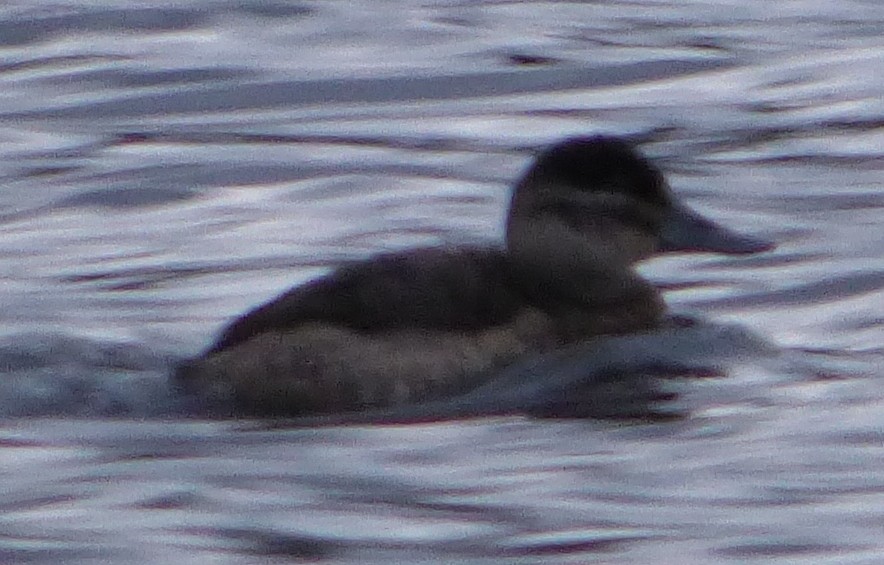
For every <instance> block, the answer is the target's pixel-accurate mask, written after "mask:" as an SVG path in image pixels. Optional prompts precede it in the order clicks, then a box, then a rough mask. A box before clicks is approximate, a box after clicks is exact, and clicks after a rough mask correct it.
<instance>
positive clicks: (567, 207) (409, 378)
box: [175, 136, 771, 416]
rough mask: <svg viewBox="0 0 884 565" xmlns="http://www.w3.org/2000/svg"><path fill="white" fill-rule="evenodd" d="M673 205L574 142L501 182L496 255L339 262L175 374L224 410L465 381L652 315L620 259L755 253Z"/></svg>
mask: <svg viewBox="0 0 884 565" xmlns="http://www.w3.org/2000/svg"><path fill="white" fill-rule="evenodd" d="M770 247H771V245H770V244H769V243H767V242H764V241H761V240H758V239H755V238H752V237H748V236H744V235H739V234H736V233H733V232H731V231H729V230H726V229H725V228H722V227H720V226H717V225H715V224H714V223H712V222H710V221H708V220H705V219H704V218H702V217H701V216H699V215H697V214H696V213H694V212H693V211H691V210H690V209H688V208H687V207H685V206H683V205H682V204H680V203H679V202H677V201H676V200H675V198H674V196H673V194H672V192H671V191H670V189H669V186H668V184H667V182H666V180H665V179H664V177H663V175H662V173H661V172H660V171H659V170H658V169H657V168H656V167H655V166H654V165H652V164H651V163H650V162H649V161H648V160H647V159H645V158H644V157H643V156H641V155H640V154H639V153H637V152H636V151H635V150H634V149H633V148H632V147H631V146H630V145H629V144H628V143H626V142H625V141H623V140H620V139H617V138H613V137H604V136H597V137H579V138H573V139H567V140H565V141H562V142H560V143H556V144H554V145H553V146H551V147H549V148H548V149H547V150H546V151H544V152H543V153H542V154H541V155H540V156H539V157H537V159H536V160H535V161H534V162H533V164H532V165H530V167H529V168H528V169H527V171H526V172H525V173H524V175H523V176H522V177H521V180H519V182H518V183H517V184H516V186H515V189H514V191H513V196H512V201H511V204H510V209H509V215H508V219H507V224H506V246H505V248H487V247H461V248H422V249H411V250H406V251H400V252H394V253H385V254H381V255H377V256H374V257H371V258H369V259H366V260H363V261H357V262H354V263H350V264H346V265H344V266H341V267H340V268H338V269H337V270H335V271H333V272H332V273H331V274H329V275H327V276H325V277H322V278H319V279H317V280H314V281H312V282H309V283H307V284H305V285H303V286H300V287H296V288H294V289H292V290H289V291H288V292H285V293H284V294H282V295H281V296H279V297H277V298H275V299H273V300H271V301H270V302H268V303H266V304H264V305H262V306H259V307H257V308H255V309H254V310H252V311H250V312H247V313H245V314H244V315H242V316H240V317H239V318H237V319H236V320H234V321H233V322H232V323H231V324H230V325H228V326H227V328H226V329H225V330H224V331H222V332H221V334H220V337H219V338H218V339H217V341H216V342H215V343H214V344H213V345H212V346H211V347H210V348H209V349H208V350H207V351H206V352H205V353H204V354H203V355H201V356H199V357H197V358H195V359H191V360H188V361H186V362H184V363H183V364H181V365H180V366H179V367H178V369H177V371H176V374H175V380H176V382H177V383H178V384H179V385H180V386H181V387H182V388H183V389H184V390H185V391H186V392H187V393H190V394H194V395H196V396H197V397H198V398H201V399H202V400H204V401H206V402H208V403H209V405H212V404H213V403H218V404H220V405H225V406H231V407H232V411H233V413H235V414H238V415H253V416H271V415H282V416H303V415H316V414H329V413H341V412H353V411H360V410H370V409H378V408H389V407H391V406H401V405H405V404H412V403H419V402H425V401H431V400H438V399H440V398H446V397H450V396H453V395H457V394H461V393H464V392H466V391H469V390H472V389H474V388H476V387H477V386H479V385H481V384H484V383H485V382H487V381H488V380H489V379H490V378H491V376H492V375H493V373H494V371H495V370H499V369H501V368H502V367H505V366H507V365H510V364H512V363H514V362H515V361H516V360H518V359H520V358H523V357H524V356H529V355H535V354H540V353H544V352H548V351H552V350H556V349H559V348H562V347H565V346H567V345H569V344H573V343H576V342H580V341H581V340H586V339H589V338H592V337H595V336H600V335H619V334H630V333H634V332H639V331H643V330H649V329H652V328H656V327H659V326H661V325H662V324H663V323H664V315H665V306H664V303H663V301H662V299H661V298H660V296H659V295H658V293H657V292H656V290H655V289H654V288H653V287H652V286H651V285H650V284H649V283H648V282H646V281H645V280H644V279H642V278H641V277H639V276H638V275H637V274H636V272H635V271H634V270H633V269H632V265H633V264H634V263H635V262H637V261H639V260H641V259H644V258H646V257H648V256H650V255H652V254H654V253H656V252H659V251H668V250H686V251H715V252H722V253H755V252H759V251H764V250H766V249H769V248H770Z"/></svg>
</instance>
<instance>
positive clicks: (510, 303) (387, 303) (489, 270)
mask: <svg viewBox="0 0 884 565" xmlns="http://www.w3.org/2000/svg"><path fill="white" fill-rule="evenodd" d="M525 301H526V296H525V293H524V291H523V289H521V288H520V283H519V280H518V276H517V275H516V274H515V273H514V272H513V268H512V265H511V263H510V260H509V259H508V258H507V256H506V255H505V254H504V253H503V252H502V251H500V250H497V249H437V248H427V249H417V250H411V251H409V252H407V253H390V254H386V255H379V256H376V257H373V258H371V259H370V260H368V261H361V262H358V263H353V264H349V265H345V266H343V267H340V268H339V269H337V270H336V271H334V272H332V273H331V274H329V275H328V276H326V277H324V278H321V279H318V280H315V281H313V282H311V283H308V284H306V285H304V286H300V287H297V288H294V289H292V290H290V291H288V292H286V293H285V294H283V295H281V296H279V297H277V298H275V299H274V300H272V301H270V302H268V303H267V304H264V305H263V306H260V307H258V308H256V309H254V310H252V311H251V312H248V313H246V314H245V315H243V316H241V317H240V318H238V319H237V320H235V321H234V322H233V323H232V324H231V325H230V326H228V327H227V329H226V330H225V331H224V332H223V333H222V335H221V337H220V338H219V339H218V341H217V342H216V343H215V345H214V346H213V347H212V349H211V351H212V352H216V351H221V350H223V349H227V348H230V347H232V346H235V345H237V344H239V343H242V342H244V341H247V340H249V339H251V338H252V337H254V336H256V335H259V334H261V333H265V332H270V331H284V330H288V329H292V328H295V327H297V326H300V325H303V324H305V323H309V322H323V323H326V324H330V325H338V326H341V327H344V328H347V329H351V330H358V331H360V332H365V333H379V332H389V331H394V330H407V329H426V330H437V331H451V332H471V331H475V330H480V329H483V328H487V327H491V326H496V325H499V324H502V323H505V322H506V321H508V320H510V319H512V318H513V317H514V316H515V315H516V313H517V312H518V310H519V309H520V308H522V307H523V306H524V304H525Z"/></svg>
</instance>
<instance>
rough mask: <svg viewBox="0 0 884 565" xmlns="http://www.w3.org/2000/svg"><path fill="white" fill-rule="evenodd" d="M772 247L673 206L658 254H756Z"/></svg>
mask: <svg viewBox="0 0 884 565" xmlns="http://www.w3.org/2000/svg"><path fill="white" fill-rule="evenodd" d="M773 248H774V244H773V243H771V242H770V241H767V240H764V239H760V238H756V237H752V236H749V235H744V234H740V233H737V232H734V231H731V230H729V229H727V228H724V227H722V226H719V225H718V224H716V223H715V222H712V221H710V220H707V219H706V218H704V217H703V216H701V215H700V214H698V213H696V212H694V211H693V210H691V209H689V208H686V207H684V206H678V205H676V206H673V207H672V208H671V209H670V211H669V214H668V216H667V217H666V218H665V220H664V222H663V230H662V233H661V238H660V251H708V252H712V253H731V254H739V253H760V252H762V251H768V250H770V249H773Z"/></svg>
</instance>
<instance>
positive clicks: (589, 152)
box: [507, 136, 773, 264]
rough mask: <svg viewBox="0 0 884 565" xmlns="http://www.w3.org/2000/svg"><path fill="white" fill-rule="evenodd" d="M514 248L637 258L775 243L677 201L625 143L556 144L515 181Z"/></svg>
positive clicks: (570, 257) (562, 255)
mask: <svg viewBox="0 0 884 565" xmlns="http://www.w3.org/2000/svg"><path fill="white" fill-rule="evenodd" d="M507 247H508V249H509V250H510V252H512V253H515V254H527V255H529V256H536V255H538V254H551V255H554V256H555V255H557V256H558V259H563V260H566V261H574V260H576V261H580V260H581V258H582V257H581V256H582V255H585V254H589V255H591V256H592V257H593V258H596V259H597V258H599V257H600V256H601V257H604V258H606V259H609V260H622V261H623V262H625V263H630V264H631V263H634V262H635V261H638V260H641V259H643V258H645V257H648V256H649V255H652V254H654V253H657V252H662V251H709V252H718V253H729V254H738V253H757V252H760V251H765V250H768V249H771V248H772V247H773V245H772V244H770V243H769V242H766V241H763V240H760V239H756V238H753V237H750V236H746V235H741V234H738V233H735V232H732V231H730V230H728V229H726V228H723V227H721V226H718V225H716V224H715V223H713V222H711V221H710V220H707V219H705V218H703V217H702V216H700V215H699V214H697V213H696V212H694V211H692V210H690V209H689V208H687V207H686V206H685V205H683V204H681V203H679V202H678V201H677V200H676V199H675V197H674V196H673V194H672V192H671V190H670V189H669V185H668V184H667V182H666V179H665V178H664V177H663V174H662V173H661V172H660V171H659V170H658V169H657V168H656V167H655V166H654V165H652V164H651V163H650V162H649V161H648V160H647V159H645V158H644V157H642V156H641V155H640V154H638V153H637V152H636V151H635V150H634V149H633V148H632V147H631V146H630V145H629V144H627V143H626V142H624V141H622V140H619V139H616V138H611V137H604V136H598V137H579V138H573V139H568V140H565V141H563V142H560V143H557V144H556V145H553V146H552V147H550V148H549V149H547V150H546V151H544V152H543V153H542V154H541V155H540V156H539V157H538V158H537V159H536V160H535V161H534V163H533V164H532V165H531V166H530V167H529V168H528V170H527V171H526V173H525V174H524V176H523V177H522V179H521V180H520V181H519V183H518V184H517V185H516V188H515V191H514V193H513V199H512V203H511V205H510V212H509V219H508V222H507Z"/></svg>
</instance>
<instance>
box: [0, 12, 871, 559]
mask: <svg viewBox="0 0 884 565" xmlns="http://www.w3.org/2000/svg"><path fill="white" fill-rule="evenodd" d="M882 38H884V4H881V3H880V2H878V1H877V0H866V1H860V0H853V1H843V2H821V1H810V0H804V1H802V0H797V1H794V2H781V3H770V2H731V1H727V0H721V1H718V2H711V1H704V2H692V1H685V2H672V3H663V2H654V1H642V0H640V1H636V2H530V3H523V2H505V1H492V0H489V1H486V2H481V1H476V2H470V1H438V2H417V1H408V0H399V1H379V0H363V1H362V2H358V1H355V2H328V1H326V2H319V1H317V2H296V3H295V2H282V1H277V2H273V1H265V2H258V1H255V2H243V1H198V0H191V1H190V2H174V3H173V2H152V3H150V4H146V3H134V2H125V1H123V0H119V1H99V0H96V1H92V2H85V1H84V2H63V1H59V2H53V3H52V4H48V3H43V2H36V1H33V0H31V1H27V0H23V1H18V2H11V3H9V2H7V3H4V4H3V6H2V7H0V187H2V189H0V304H2V305H3V308H2V311H0V316H2V318H0V364H2V367H3V369H4V373H5V374H4V375H3V378H2V384H0V414H2V415H3V420H2V422H0V476H2V484H3V490H2V497H0V508H2V512H0V562H4V563H5V562H10V563H60V562H64V563H171V562H174V563H207V562H212V563H273V562H280V563H283V562H293V561H296V562H298V561H300V562H311V563H312V562H316V563H391V562H396V563H737V562H739V563H799V562H800V563H815V564H816V563H881V562H884V554H882V550H884V541H882V540H884V536H882V528H884V471H882V469H884V465H882V463H884V415H882V414H884V386H882V384H881V382H880V381H878V378H880V377H881V376H882V367H884V213H882V212H884V195H882V191H881V179H882V170H884V150H882V148H884V74H882V72H881V69H882V68H884V39H882ZM589 133H608V134H615V135H622V136H626V137H627V138H629V139H631V140H632V141H634V142H636V143H637V144H639V145H640V147H641V149H642V151H644V152H645V153H646V154H648V155H649V156H651V157H652V158H653V159H654V160H655V161H657V162H658V163H659V164H660V165H661V167H663V168H664V169H665V171H666V172H667V174H668V176H669V178H670V181H671V183H672V185H673V187H674V189H675V191H676V192H677V193H678V194H679V195H680V196H681V197H682V198H684V199H685V200H686V201H688V202H689V203H690V204H691V205H692V206H694V207H695V208H697V209H700V210H702V211H703V212H704V213H706V214H707V215H709V216H711V217H714V218H716V219H717V220H718V221H720V222H722V223H725V224H727V225H728V226H730V227H732V228H735V229H740V230H742V231H745V232H747V233H752V234H754V235H757V236H762V237H766V238H768V239H771V240H774V241H776V242H777V243H778V247H777V249H776V250H775V251H773V252H771V253H767V254H764V255H759V256H752V257H740V258H734V257H718V256H713V255H691V256H685V255H674V256H669V257H665V258H660V259H655V260H653V261H649V262H648V263H646V264H645V265H643V266H642V267H641V270H642V273H643V274H644V275H645V276H647V277H648V278H650V279H652V280H653V281H654V282H655V283H656V284H658V285H659V286H660V287H661V289H664V290H665V296H666V300H667V301H668V303H669V304H670V306H671V307H672V309H673V310H674V311H676V312H679V313H687V314H689V315H691V316H697V317H701V318H704V319H706V320H709V321H710V322H712V323H716V324H722V326H723V327H739V328H742V329H743V330H744V331H745V332H748V333H749V334H751V335H754V336H757V338H758V339H759V340H763V341H764V342H765V343H766V344H768V345H769V347H771V348H773V350H774V351H775V353H774V354H772V355H771V354H765V355H759V356H758V357H757V358H745V357H744V358H741V359H739V361H738V362H735V363H732V364H731V365H729V367H728V370H727V374H726V375H724V376H714V377H710V378H703V379H675V380H672V381H670V382H667V383H666V384H664V385H661V386H663V387H664V389H665V390H666V391H668V392H670V393H671V394H672V396H671V397H669V403H668V404H666V403H665V402H664V404H665V405H664V406H663V407H662V408H663V409H664V410H671V411H672V413H673V414H678V415H679V416H680V417H676V418H673V419H669V420H666V421H657V422H645V423H643V422H633V421H620V420H599V419H584V420H544V419H530V418H521V417H507V418H503V417H497V418H473V419H468V420H462V421H449V422H439V423H432V424H420V425H387V426H378V425H361V426H325V427H307V428H303V427H301V428H279V427H275V426H273V425H267V424H266V423H261V422H234V421H226V422H225V421H210V420H199V419H194V418H193V417H188V415H187V414H186V413H183V412H181V411H180V408H179V407H178V406H177V405H176V402H177V400H176V398H175V396H174V395H173V394H172V393H170V392H169V391H168V390H167V389H166V387H165V376H166V374H167V371H168V368H169V366H170V365H171V364H172V363H174V362H175V361H176V360H178V359H181V358H183V357H186V356H188V355H192V354H194V353H196V352H198V351H199V350H200V349H201V348H203V347H205V346H206V345H208V344H209V343H210V342H211V341H212V339H213V337H214V336H215V334H216V332H217V331H218V330H219V329H220V328H221V327H222V326H223V324H224V323H225V322H226V321H228V320H229V319H230V318H231V317H232V316H234V315H236V314H237V313H239V312H241V311H243V310H244V309H246V308H249V307H252V306H254V305H256V304H258V303H260V302H262V301H264V300H266V299H268V298H269V297H272V296H273V295H275V294H276V293H278V292H280V291H282V290H283V289H286V288H288V287H289V286H291V285H294V284H298V283H301V282H304V281H306V280H309V279H311V278H313V277H316V276H318V275H320V274H322V273H323V272H325V271H326V270H327V269H328V268H329V267H331V266H333V265H334V264H336V263H338V262H340V261H342V260H345V259H351V258H358V257H365V256H368V255H370V254H371V253H374V252H378V251H381V250H390V249H399V248H403V247H409V246H413V245H423V244H440V243H460V242H497V241H499V240H500V238H501V236H502V219H503V214H504V212H505V207H506V203H507V200H508V196H509V192H508V190H509V189H508V187H509V184H510V183H511V181H512V180H513V179H514V178H515V177H516V176H517V175H518V174H519V172H520V171H521V170H522V168H523V167H524V166H525V164H526V163H527V162H528V160H530V158H531V156H532V155H533V154H534V152H535V151H536V150H537V149H538V148H540V147H542V146H544V145H545V144H547V143H549V142H551V141H554V140H558V139H560V138H563V137H566V136H569V135H583V134H589Z"/></svg>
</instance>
